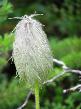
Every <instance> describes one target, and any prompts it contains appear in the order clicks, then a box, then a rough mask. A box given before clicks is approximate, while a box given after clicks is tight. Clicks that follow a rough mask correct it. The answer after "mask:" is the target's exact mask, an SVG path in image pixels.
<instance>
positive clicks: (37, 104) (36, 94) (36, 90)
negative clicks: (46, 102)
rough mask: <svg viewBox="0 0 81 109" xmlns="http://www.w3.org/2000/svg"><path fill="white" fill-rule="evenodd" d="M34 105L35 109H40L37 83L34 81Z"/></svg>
mask: <svg viewBox="0 0 81 109" xmlns="http://www.w3.org/2000/svg"><path fill="white" fill-rule="evenodd" d="M35 103H36V109H40V103H39V84H38V81H36V83H35Z"/></svg>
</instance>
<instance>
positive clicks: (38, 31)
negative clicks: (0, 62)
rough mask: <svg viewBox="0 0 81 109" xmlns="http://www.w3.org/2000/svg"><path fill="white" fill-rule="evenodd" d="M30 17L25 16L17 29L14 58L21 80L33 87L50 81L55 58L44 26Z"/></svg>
mask: <svg viewBox="0 0 81 109" xmlns="http://www.w3.org/2000/svg"><path fill="white" fill-rule="evenodd" d="M33 16H35V14H33V15H30V16H27V15H25V16H23V17H21V18H19V19H21V20H20V21H19V23H18V24H17V26H16V28H15V41H14V44H13V58H14V63H15V66H16V70H17V72H18V75H19V77H20V79H22V80H25V81H27V83H29V84H30V85H31V86H32V85H34V83H35V82H36V81H38V82H39V83H41V84H42V83H43V82H45V81H46V80H48V75H49V73H50V70H52V68H53V57H52V54H51V51H50V48H49V44H48V40H47V36H46V34H45V32H44V31H43V30H42V24H41V23H40V22H38V21H37V20H35V19H33V18H32V17H33Z"/></svg>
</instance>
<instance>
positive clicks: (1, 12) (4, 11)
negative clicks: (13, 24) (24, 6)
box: [0, 0, 12, 24]
mask: <svg viewBox="0 0 81 109" xmlns="http://www.w3.org/2000/svg"><path fill="white" fill-rule="evenodd" d="M0 6H1V7H0V23H1V24H2V23H4V21H5V20H6V19H7V18H8V14H10V13H12V4H11V3H9V2H8V0H2V1H0Z"/></svg>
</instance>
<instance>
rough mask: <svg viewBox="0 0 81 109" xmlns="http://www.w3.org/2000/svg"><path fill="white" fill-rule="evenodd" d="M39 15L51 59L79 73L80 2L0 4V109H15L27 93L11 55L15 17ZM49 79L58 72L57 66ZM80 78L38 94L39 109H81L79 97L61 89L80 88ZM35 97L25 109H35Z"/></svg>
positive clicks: (10, 0)
mask: <svg viewBox="0 0 81 109" xmlns="http://www.w3.org/2000/svg"><path fill="white" fill-rule="evenodd" d="M35 11H36V12H37V13H42V14H44V15H43V16H37V17H36V19H38V20H39V21H40V22H42V24H44V25H45V27H44V30H45V32H46V34H47V36H48V39H49V44H50V46H51V50H52V53H53V56H54V57H55V58H57V59H59V60H62V61H64V62H65V63H66V64H67V66H70V67H71V68H74V69H79V70H81V0H0V109H17V107H18V106H20V105H21V104H22V103H23V102H24V100H25V98H26V95H27V93H28V92H29V89H28V88H27V87H26V86H25V85H23V83H20V82H19V78H15V77H16V69H15V65H14V63H13V61H12V60H11V59H10V58H11V55H12V45H13V40H14V37H15V36H14V35H13V34H11V31H12V30H13V29H14V27H15V26H16V24H17V23H18V21H19V20H18V19H12V20H10V19H8V18H12V17H14V16H23V15H24V14H27V15H30V14H33V13H35ZM54 67H55V71H54V72H52V76H54V75H55V74H57V73H59V72H60V71H61V69H59V68H58V67H57V66H54ZM79 83H80V81H79V75H76V74H68V75H65V76H63V77H61V78H59V79H57V80H56V81H55V82H53V83H51V84H47V85H45V86H43V89H41V90H40V105H41V109H81V93H80V92H73V93H68V94H63V89H66V88H69V87H72V86H75V85H77V84H79ZM34 101H35V100H34V96H33V95H32V96H31V97H30V99H29V102H28V105H27V107H26V108H25V109H35V103H34Z"/></svg>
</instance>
